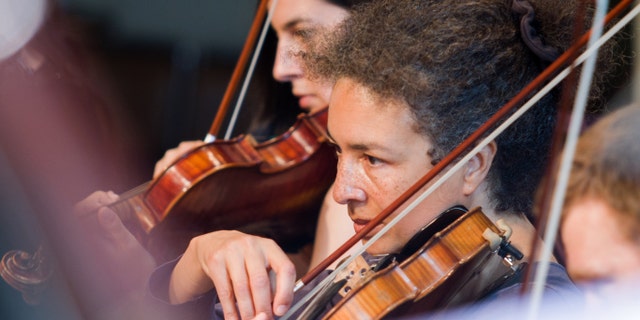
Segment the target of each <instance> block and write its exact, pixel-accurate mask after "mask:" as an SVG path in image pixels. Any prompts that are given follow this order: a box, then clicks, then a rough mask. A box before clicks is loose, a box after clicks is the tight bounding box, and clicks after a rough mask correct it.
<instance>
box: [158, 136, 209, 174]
mask: <svg viewBox="0 0 640 320" xmlns="http://www.w3.org/2000/svg"><path fill="white" fill-rule="evenodd" d="M203 144H204V141H202V140H195V141H183V142H180V144H179V145H178V146H177V147H175V148H173V149H169V150H167V152H165V153H164V156H163V157H162V159H160V160H158V162H156V166H155V168H154V169H153V177H154V178H156V177H158V176H159V175H160V174H162V173H163V172H164V171H165V170H167V168H168V167H169V166H170V165H172V164H173V163H174V162H175V161H176V160H178V158H180V157H181V156H182V155H184V154H185V153H187V152H189V151H191V150H193V149H195V148H197V147H199V146H201V145H203Z"/></svg>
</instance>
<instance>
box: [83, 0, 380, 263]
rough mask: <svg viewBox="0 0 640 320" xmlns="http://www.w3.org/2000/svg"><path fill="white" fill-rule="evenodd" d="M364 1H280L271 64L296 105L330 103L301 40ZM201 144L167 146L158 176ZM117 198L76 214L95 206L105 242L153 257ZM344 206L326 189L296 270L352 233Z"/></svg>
mask: <svg viewBox="0 0 640 320" xmlns="http://www.w3.org/2000/svg"><path fill="white" fill-rule="evenodd" d="M366 1H367V0H279V1H278V3H277V6H276V7H275V11H274V13H273V19H272V21H271V26H272V28H273V29H274V30H275V32H276V34H277V36H278V43H277V51H276V55H275V61H274V65H273V69H272V73H273V77H274V78H275V79H276V80H277V81H279V82H283V83H286V82H290V83H291V86H292V91H293V95H294V96H296V97H297V98H298V99H299V100H298V102H299V106H300V108H301V109H302V110H303V111H306V112H310V113H313V112H317V111H319V110H321V109H323V108H326V107H327V106H328V103H329V102H328V101H329V97H330V94H331V86H330V85H327V84H323V83H319V82H316V81H312V80H310V79H309V78H308V77H307V76H306V74H305V73H304V71H303V70H302V66H301V61H300V60H299V59H298V58H297V57H296V54H298V53H299V52H300V50H301V46H302V43H303V41H312V39H313V38H314V37H315V35H316V34H317V33H318V30H320V29H327V28H331V27H332V26H334V25H336V24H337V23H339V22H340V21H342V20H343V19H344V18H345V17H346V16H348V10H349V9H350V8H351V7H352V6H354V5H356V4H358V3H362V2H366ZM202 144H204V142H203V141H185V142H182V143H180V145H179V146H178V147H176V148H174V149H171V150H168V151H167V152H166V153H165V155H164V157H163V158H162V159H161V160H159V161H158V162H157V164H156V166H155V169H154V174H153V176H154V177H158V176H159V175H160V174H162V173H163V171H164V170H165V169H166V168H167V167H169V166H170V165H171V164H172V163H173V162H174V161H175V160H176V159H178V158H179V157H180V156H182V155H183V154H185V153H186V152H188V151H190V150H192V149H194V148H196V147H198V146H200V145H202ZM117 199H118V195H117V194H116V193H114V192H112V191H108V192H104V191H97V192H94V193H93V194H91V195H90V196H88V197H87V198H86V199H84V200H83V201H81V202H80V203H78V204H77V206H76V209H77V210H76V211H77V212H78V214H81V213H82V212H90V211H92V210H95V209H96V208H100V207H101V209H99V210H98V221H99V223H100V225H101V227H102V230H103V231H104V238H105V246H106V247H107V248H110V250H111V251H113V252H114V253H117V252H120V255H122V256H124V257H125V258H126V259H127V258H130V257H131V256H139V257H142V258H141V259H143V260H144V261H149V260H152V259H153V258H152V257H151V256H150V255H149V254H148V253H147V252H145V249H144V248H143V247H142V246H141V245H140V244H139V243H138V242H137V240H136V239H135V237H134V236H133V235H132V234H131V233H130V232H129V231H128V230H127V229H126V228H125V226H124V225H123V224H122V222H121V221H120V219H119V218H118V216H117V215H116V214H115V212H113V211H112V210H111V209H109V208H108V207H104V206H106V205H108V204H110V203H113V202H114V201H116V200H117ZM345 213H346V208H345V206H342V205H339V204H337V203H336V202H335V201H333V199H332V198H331V196H330V193H328V194H327V197H326V198H325V201H324V204H323V206H322V209H321V212H320V215H319V221H318V227H317V231H316V237H315V241H314V247H313V253H312V257H311V262H309V256H308V254H305V253H303V254H300V255H291V257H292V258H293V259H296V265H297V267H298V269H299V271H298V272H306V270H307V267H308V266H309V263H311V264H312V265H315V264H317V263H318V262H319V261H321V260H322V259H323V258H325V257H326V255H328V254H329V253H330V252H332V251H333V250H334V249H335V248H337V247H338V246H339V245H340V244H342V242H343V241H345V240H346V239H347V238H348V237H349V236H351V235H352V234H353V229H352V228H351V227H350V223H349V220H348V217H347V215H346V214H345Z"/></svg>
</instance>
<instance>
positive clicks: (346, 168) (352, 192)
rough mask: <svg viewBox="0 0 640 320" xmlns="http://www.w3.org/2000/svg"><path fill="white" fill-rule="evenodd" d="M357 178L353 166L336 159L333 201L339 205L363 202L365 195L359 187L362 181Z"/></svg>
mask: <svg viewBox="0 0 640 320" xmlns="http://www.w3.org/2000/svg"><path fill="white" fill-rule="evenodd" d="M359 177H360V175H359V174H358V171H357V168H356V167H355V166H353V165H349V164H348V163H346V162H345V161H343V160H341V159H338V171H337V173H336V180H335V181H334V183H333V199H334V200H335V201H336V202H337V203H340V204H347V203H349V202H354V201H355V202H362V201H365V200H366V198H367V195H366V192H365V191H364V190H363V188H362V187H361V181H362V179H360V178H359Z"/></svg>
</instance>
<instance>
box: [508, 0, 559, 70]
mask: <svg viewBox="0 0 640 320" xmlns="http://www.w3.org/2000/svg"><path fill="white" fill-rule="evenodd" d="M511 10H512V11H513V12H515V13H517V14H519V15H521V18H520V34H521V35H522V40H523V41H524V43H525V44H526V45H527V47H529V49H531V51H533V53H535V54H536V56H538V57H539V58H540V59H542V60H544V61H549V62H553V61H555V60H556V58H558V57H559V56H560V52H559V51H558V49H556V48H554V47H552V46H549V45H546V44H545V43H544V41H542V37H541V36H540V34H539V33H538V31H537V30H536V28H534V27H533V20H534V18H535V12H534V11H533V6H532V5H531V3H530V2H529V1H527V0H513V2H512V4H511Z"/></svg>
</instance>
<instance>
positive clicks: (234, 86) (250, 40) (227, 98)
mask: <svg viewBox="0 0 640 320" xmlns="http://www.w3.org/2000/svg"><path fill="white" fill-rule="evenodd" d="M268 2H269V0H261V1H260V5H259V6H258V10H257V11H256V15H255V17H254V19H253V23H252V25H251V29H250V30H249V36H248V37H247V40H246V41H245V43H244V47H243V48H242V52H241V53H240V58H238V63H237V64H236V66H235V68H234V70H233V74H232V75H231V80H230V81H229V85H228V86H227V89H226V91H225V93H224V96H223V97H222V102H220V106H219V107H218V112H217V113H216V117H215V119H214V120H213V123H212V124H211V127H210V128H209V132H208V133H207V135H206V137H205V138H204V141H205V142H213V141H214V140H215V139H216V135H217V134H218V132H219V131H220V127H222V123H223V122H224V119H225V118H226V116H227V112H228V110H229V106H230V105H231V99H232V98H233V95H234V94H235V93H236V91H237V90H238V84H239V83H240V80H241V77H242V73H243V72H244V70H245V68H246V66H247V63H248V60H249V55H250V53H251V49H252V48H253V46H254V44H256V41H257V44H256V46H255V50H253V58H252V59H251V63H250V65H249V69H248V71H247V75H246V76H245V78H244V82H243V85H242V88H241V92H240V94H239V97H238V100H237V102H236V105H235V108H234V112H233V115H232V118H231V120H230V122H229V125H228V126H227V132H226V134H225V139H229V138H230V136H231V133H232V131H233V127H234V126H235V122H236V120H237V117H238V113H239V112H240V107H241V105H242V102H243V100H244V96H245V94H246V91H247V88H248V87H249V82H250V80H251V76H252V75H253V71H254V69H255V66H256V63H257V61H258V57H259V56H260V51H262V50H261V49H262V46H263V44H264V39H265V38H266V35H267V31H268V30H269V23H270V22H271V17H272V15H273V8H275V6H276V4H277V2H278V0H273V1H272V2H271V7H270V8H271V10H269V13H268V14H267V4H268ZM265 15H266V19H264V23H263V24H262V27H261V23H260V22H261V21H262V20H263V18H264V17H265ZM260 30H262V32H260ZM259 32H260V38H259V39H258V33H259Z"/></svg>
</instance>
